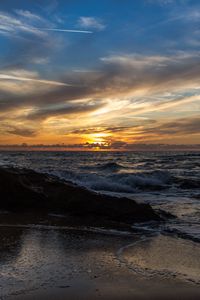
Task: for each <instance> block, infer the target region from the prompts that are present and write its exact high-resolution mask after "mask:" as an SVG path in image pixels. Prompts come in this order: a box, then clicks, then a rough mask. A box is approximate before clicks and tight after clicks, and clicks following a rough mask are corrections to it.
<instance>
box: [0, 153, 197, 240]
mask: <svg viewBox="0 0 200 300" xmlns="http://www.w3.org/2000/svg"><path fill="white" fill-rule="evenodd" d="M0 166H14V167H18V168H28V169H33V170H36V171H39V172H42V173H48V174H52V175H54V176H58V177H59V178H61V179H64V180H67V181H71V182H73V183H76V184H78V185H79V186H83V187H86V188H87V189H89V190H92V191H96V192H98V193H102V194H111V195H115V196H119V197H121V196H123V197H124V196H125V197H128V198H131V199H134V200H136V201H137V202H140V203H149V204H150V205H151V206H152V207H153V208H154V209H156V210H162V211H164V212H167V213H170V214H172V215H173V216H175V218H170V219H169V220H168V221H167V222H166V224H165V228H164V230H165V232H171V233H175V234H179V235H180V236H182V237H185V238H187V239H192V240H195V241H197V242H200V152H181V151H179V152H172V151H170V152H98V151H96V152H95V151H94V152H67V151H1V152H0ZM122 201H123V200H122ZM138 226H144V228H146V229H147V230H153V225H151V224H140V225H138Z"/></svg>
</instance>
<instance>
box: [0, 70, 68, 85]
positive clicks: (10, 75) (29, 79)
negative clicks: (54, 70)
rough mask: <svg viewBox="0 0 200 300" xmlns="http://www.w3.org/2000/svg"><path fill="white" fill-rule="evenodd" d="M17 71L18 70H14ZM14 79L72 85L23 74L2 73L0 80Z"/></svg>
mask: <svg viewBox="0 0 200 300" xmlns="http://www.w3.org/2000/svg"><path fill="white" fill-rule="evenodd" d="M14 73H16V72H14ZM1 79H4V80H14V81H32V82H36V83H37V82H38V83H43V84H48V85H56V86H70V84H67V83H64V82H58V81H53V80H45V79H39V78H35V77H32V78H28V77H22V76H16V75H12V72H11V74H1V73H0V80H1Z"/></svg>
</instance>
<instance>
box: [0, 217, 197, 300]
mask: <svg viewBox="0 0 200 300" xmlns="http://www.w3.org/2000/svg"><path fill="white" fill-rule="evenodd" d="M55 218H56V217H54V219H55ZM57 219H58V217H57ZM44 221H45V220H43V225H42V224H38V225H36V224H32V225H31V224H22V225H20V224H18V225H14V224H7V225H3V224H1V226H0V236H1V240H2V241H4V242H3V243H1V247H0V253H1V262H0V272H1V277H0V287H1V290H0V296H1V299H9V300H12V299H23V300H29V299H55V298H56V299H63V300H64V299H138V300H139V299H142V300H143V299H161V298H162V299H199V296H200V289H199V282H200V276H199V273H198V271H199V254H200V253H199V252H200V250H199V247H197V246H195V245H193V247H192V249H191V248H190V247H191V245H190V244H188V243H187V241H185V240H182V239H179V240H177V239H174V238H171V237H166V236H161V235H156V236H155V235H152V234H150V235H149V234H147V233H145V232H138V233H135V234H133V233H132V234H127V233H126V232H117V231H116V232H113V231H109V230H104V232H101V231H98V228H96V229H94V228H87V229H86V228H85V229H84V230H83V229H82V230H80V229H78V228H67V227H64V226H63V225H62V226H55V225H54V226H52V225H51V226H50V225H44ZM46 221H47V220H46ZM54 221H56V220H54ZM41 222H42V220H41V221H40V223H41ZM158 239H160V241H159V247H158ZM167 244H168V245H169V246H168V247H166V245H167ZM169 250H170V251H169ZM177 251H178V253H179V254H178V256H177V255H176V256H175V257H174V259H172V260H170V258H171V254H172V253H176V252H177ZM146 252H148V257H147V256H146ZM188 252H190V253H192V255H193V256H192V258H191V257H189V256H186V255H185V254H186V253H187V254H188ZM177 257H178V260H177ZM166 260H167V262H166ZM180 266H181V268H180ZM184 272H187V276H184ZM188 276H189V277H188Z"/></svg>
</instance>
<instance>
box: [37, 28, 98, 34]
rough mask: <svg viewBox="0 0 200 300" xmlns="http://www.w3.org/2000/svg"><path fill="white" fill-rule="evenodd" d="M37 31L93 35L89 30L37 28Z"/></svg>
mask: <svg viewBox="0 0 200 300" xmlns="http://www.w3.org/2000/svg"><path fill="white" fill-rule="evenodd" d="M37 29H39V30H45V31H60V32H71V33H86V34H88V33H93V32H92V31H89V30H75V29H59V28H37Z"/></svg>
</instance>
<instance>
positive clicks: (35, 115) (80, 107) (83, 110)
mask: <svg viewBox="0 0 200 300" xmlns="http://www.w3.org/2000/svg"><path fill="white" fill-rule="evenodd" d="M103 105H104V103H102V102H100V101H96V102H95V101H91V102H87V103H81V104H80V103H79V104H71V105H69V104H68V105H61V106H56V105H54V106H53V107H51V106H48V107H45V108H42V107H40V108H38V109H35V110H33V111H32V112H30V113H29V114H28V115H27V118H28V119H30V120H37V119H42V120H44V119H46V118H49V117H54V116H62V115H67V116H69V115H71V114H72V115H73V114H87V113H89V112H93V111H95V110H97V109H99V108H101V107H102V106H103Z"/></svg>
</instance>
